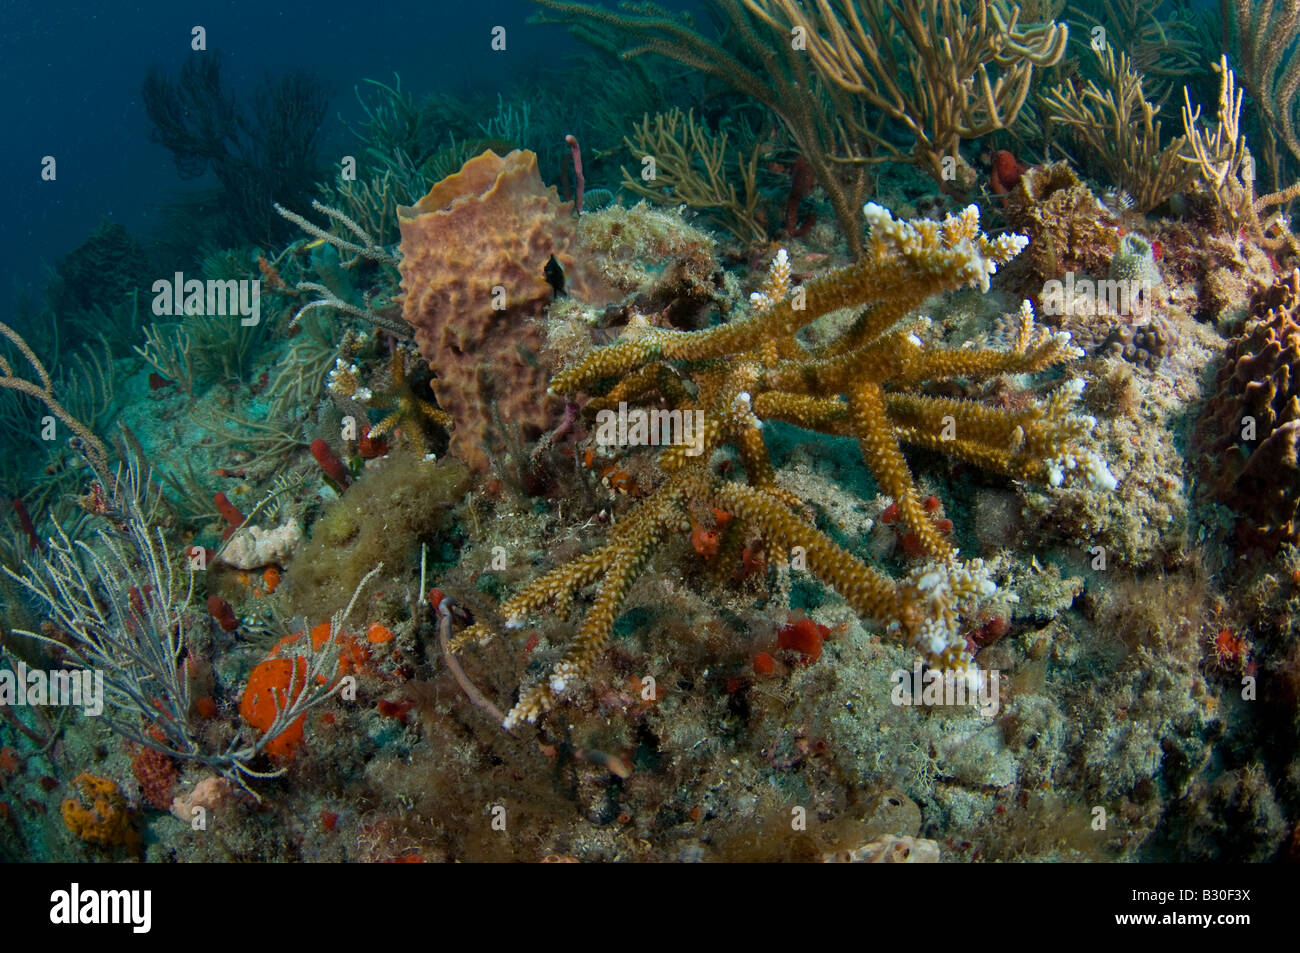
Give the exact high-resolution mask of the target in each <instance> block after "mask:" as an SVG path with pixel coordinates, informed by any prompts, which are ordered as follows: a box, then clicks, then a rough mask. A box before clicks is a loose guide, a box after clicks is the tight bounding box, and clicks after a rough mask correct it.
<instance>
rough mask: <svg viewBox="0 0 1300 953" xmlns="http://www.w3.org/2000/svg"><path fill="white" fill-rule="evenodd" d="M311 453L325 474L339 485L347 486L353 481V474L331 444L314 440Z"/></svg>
mask: <svg viewBox="0 0 1300 953" xmlns="http://www.w3.org/2000/svg"><path fill="white" fill-rule="evenodd" d="M311 455H312V456H313V457H315V458H316V462H317V463H319V464H320V468H321V470H323V471H324V472H325V475H326V476H327V477H329V478H330V479H331V480H333V481H334V482H335V483H337V484H338V485H339V486H347V485H348V484H350V483H351V482H352V476H351V474H349V473H348V468H347V467H345V466H344V465H343V461H342V460H340V459H339V458H338V454H336V453H335V452H334V451H333V450H331V449H330V445H329V444H327V443H326V442H325V441H324V440H320V439H317V440H313V441H312V442H311Z"/></svg>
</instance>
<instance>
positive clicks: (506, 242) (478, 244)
mask: <svg viewBox="0 0 1300 953" xmlns="http://www.w3.org/2000/svg"><path fill="white" fill-rule="evenodd" d="M398 211H399V216H400V220H401V231H402V244H401V252H402V262H401V266H400V271H401V275H402V292H403V297H402V317H403V318H404V319H405V320H406V321H407V322H408V323H409V324H410V325H411V326H412V327H413V328H414V329H415V341H416V343H417V344H418V345H419V348H420V354H421V355H422V356H423V357H424V359H425V360H426V361H428V362H429V365H430V367H432V368H433V369H434V371H435V372H436V373H437V375H438V376H437V377H436V378H435V379H434V381H433V384H432V387H433V391H434V394H435V395H437V398H438V404H439V406H440V407H441V408H442V409H443V410H445V411H446V412H447V413H449V414H450V415H451V418H452V420H453V421H454V422H455V425H454V427H453V429H452V437H451V453H452V454H454V455H455V456H456V457H458V458H459V459H461V460H463V461H465V462H466V463H467V464H469V465H470V467H471V468H472V469H474V470H477V471H480V472H482V471H485V470H486V469H487V468H488V465H489V457H490V456H497V457H498V458H499V457H500V456H502V455H504V453H505V451H506V449H507V447H508V446H509V445H510V444H511V443H512V442H514V443H531V442H533V441H534V440H536V439H537V438H538V437H539V436H540V435H541V434H542V433H544V432H545V431H547V430H549V429H550V428H551V427H552V426H554V424H555V423H556V422H557V421H558V419H559V412H560V409H561V403H560V401H559V400H558V399H557V398H554V397H548V396H547V395H546V379H547V369H546V367H545V366H544V365H543V363H542V361H541V360H540V358H539V355H540V353H541V351H542V348H543V343H544V342H543V340H542V335H541V332H540V330H539V329H538V328H537V327H536V325H534V324H533V323H532V322H531V321H530V320H529V319H530V318H535V317H537V316H538V315H540V313H541V311H542V309H544V308H545V307H546V305H547V304H549V303H550V301H551V297H552V295H553V294H554V292H555V290H556V289H555V288H554V287H553V285H552V284H551V283H550V282H549V281H548V279H547V276H548V263H550V262H556V263H558V265H559V267H560V269H562V271H563V277H562V279H559V280H561V281H562V283H563V284H562V286H563V287H564V288H567V289H569V290H572V291H573V292H574V293H575V294H577V295H578V296H579V297H581V298H583V299H584V300H588V301H593V302H594V301H601V300H604V299H606V298H607V297H608V293H607V292H601V291H600V290H599V282H598V281H594V280H592V279H589V278H587V277H586V276H585V273H584V272H583V271H582V270H581V269H580V268H579V267H578V263H577V261H575V259H574V257H573V252H572V246H573V245H574V242H575V227H574V224H573V221H574V220H573V218H572V214H571V213H572V204H571V203H561V202H560V201H559V198H558V196H557V195H556V192H555V189H554V188H553V187H552V188H545V187H543V185H542V180H541V177H540V176H539V175H538V172H537V156H536V155H535V154H533V153H532V152H526V151H520V150H516V151H514V152H511V153H510V154H509V155H507V156H505V157H501V156H498V155H497V154H496V153H495V152H493V151H491V150H490V149H489V150H487V151H486V152H484V153H483V154H482V155H479V156H476V157H475V158H473V159H471V160H470V161H469V162H467V163H465V165H464V167H462V168H461V170H460V171H459V172H457V173H456V174H455V175H452V176H449V177H448V178H446V179H444V180H442V181H441V182H439V183H438V184H437V185H435V186H434V187H433V188H432V189H430V190H429V193H428V194H427V195H425V196H424V197H423V198H422V199H420V201H419V202H417V203H416V204H415V205H413V206H409V207H408V206H403V207H401V208H400V209H399V210H398Z"/></svg>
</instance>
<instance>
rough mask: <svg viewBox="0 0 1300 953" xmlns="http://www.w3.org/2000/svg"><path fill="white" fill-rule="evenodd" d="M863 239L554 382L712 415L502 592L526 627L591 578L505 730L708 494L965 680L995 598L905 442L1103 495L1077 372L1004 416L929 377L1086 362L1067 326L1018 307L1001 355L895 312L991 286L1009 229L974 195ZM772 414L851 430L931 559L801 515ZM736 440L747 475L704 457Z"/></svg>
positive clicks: (612, 348) (567, 391)
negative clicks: (904, 571)
mask: <svg viewBox="0 0 1300 953" xmlns="http://www.w3.org/2000/svg"><path fill="white" fill-rule="evenodd" d="M863 214H864V217H865V219H866V222H867V227H868V234H867V238H866V242H865V253H864V255H863V257H862V259H861V260H860V261H858V262H857V263H855V264H853V265H849V266H847V267H845V268H840V269H835V270H833V271H830V272H826V273H824V274H822V275H819V276H817V277H816V278H814V279H812V280H811V281H809V282H808V283H807V284H806V285H803V286H801V287H800V288H798V289H794V290H792V289H791V288H790V287H789V269H788V266H787V262H786V256H785V255H784V253H781V254H779V255H778V256H777V259H776V262H775V263H774V266H773V268H772V271H771V273H770V276H769V281H768V284H767V286H766V287H765V288H764V289H763V290H762V291H761V292H760V293H758V294H757V295H756V297H755V304H756V305H757V310H756V311H755V312H754V313H753V314H751V315H750V316H748V317H745V318H741V319H738V320H735V321H732V322H729V323H726V324H720V325H717V326H714V327H712V328H709V329H706V330H702V331H672V330H664V329H656V328H648V327H637V328H633V329H629V330H628V331H627V332H625V334H624V336H623V339H621V340H619V341H618V342H616V343H614V344H611V345H608V346H606V347H601V348H597V349H595V350H593V351H592V352H591V353H589V354H588V355H586V356H585V357H583V358H582V359H581V360H579V361H577V362H576V363H575V364H574V365H573V366H572V367H569V368H566V369H565V370H564V371H562V372H561V373H560V374H558V375H557V376H556V377H555V379H554V380H553V381H552V383H551V390H552V391H553V392H556V393H559V394H563V395H565V396H568V397H571V398H577V397H578V396H579V395H582V394H585V395H587V396H588V397H589V400H588V401H587V404H586V411H587V412H588V413H589V414H590V413H593V412H599V411H601V410H610V409H613V408H619V407H621V406H626V405H631V404H638V405H647V406H660V405H661V404H662V405H666V406H667V407H668V408H669V409H670V411H669V412H670V413H675V414H680V415H682V416H683V417H685V415H688V414H695V413H699V414H702V418H699V419H702V420H703V427H704V430H703V439H702V442H701V443H700V444H698V445H695V446H682V445H678V446H673V447H670V448H668V449H666V450H664V451H663V452H662V453H661V454H660V456H659V461H658V465H659V468H660V469H661V470H662V472H663V474H664V479H663V481H662V483H660V485H659V486H658V487H657V488H656V489H655V490H654V492H653V493H652V494H651V495H650V496H649V497H648V498H647V499H646V500H645V501H644V502H642V503H641V504H640V505H639V506H638V508H637V509H636V511H635V512H634V513H633V514H632V515H631V516H629V517H627V518H626V519H625V520H624V521H622V522H621V523H620V524H619V525H618V526H617V527H616V528H615V529H614V531H613V532H612V533H611V539H610V540H609V542H607V543H606V544H605V545H604V546H603V547H601V548H600V549H597V550H595V551H594V552H592V553H589V554H587V555H585V556H582V557H580V558H579V559H577V560H575V561H574V562H572V563H570V564H567V565H565V566H561V567H560V568H558V569H556V570H553V571H552V572H551V573H548V574H547V575H545V576H543V577H542V578H540V579H538V580H536V581H535V582H533V583H532V584H530V585H529V586H527V587H526V588H525V589H524V590H523V591H522V592H520V593H519V594H518V595H516V596H514V597H512V598H511V599H509V600H508V601H507V602H506V603H504V604H503V606H502V608H501V611H502V614H503V615H504V616H505V617H506V619H507V624H508V625H518V624H522V622H523V621H524V620H525V619H526V618H527V617H528V615H529V614H530V613H533V612H536V611H537V610H539V609H541V608H543V607H544V606H546V605H548V604H551V603H558V604H559V606H560V608H561V609H567V608H568V606H569V605H570V603H571V602H572V599H573V597H574V595H575V594H576V593H577V592H578V591H579V590H581V589H582V588H584V587H586V586H588V585H590V584H592V583H594V582H596V581H597V580H600V589H599V592H598V594H597V596H596V597H595V601H594V603H593V604H592V606H591V608H590V609H589V610H588V611H587V614H586V617H585V619H584V620H583V622H582V625H581V627H580V628H579V629H578V632H577V634H576V635H575V637H574V640H573V643H572V645H571V646H570V648H569V650H568V651H567V652H566V654H565V656H564V658H563V660H562V661H560V662H559V663H558V664H557V665H556V667H555V669H554V671H553V672H552V674H551V676H550V677H549V679H548V680H546V681H544V682H542V683H540V684H538V685H535V686H532V687H530V688H528V689H527V690H526V691H525V692H524V693H523V695H522V697H521V698H520V700H519V702H518V704H517V705H515V707H514V708H512V709H511V711H510V712H509V713H508V715H507V717H506V719H505V723H506V725H507V727H513V726H514V725H516V724H518V723H519V722H520V721H522V720H528V721H533V720H535V719H536V718H537V716H538V715H539V714H541V713H542V712H543V711H545V710H546V709H548V708H549V707H550V706H551V705H552V704H553V703H554V702H555V700H556V699H557V698H559V697H560V696H562V695H564V694H566V693H567V692H569V691H571V690H572V689H573V688H574V687H575V685H576V684H577V682H578V681H579V680H580V679H582V678H583V677H584V676H586V675H587V674H588V673H589V672H590V670H591V668H592V666H593V664H594V662H595V660H596V659H597V658H598V657H599V654H600V652H601V651H602V650H603V649H604V647H605V645H606V644H607V642H608V640H609V636H610V632H611V630H612V628H613V624H614V620H615V617H616V615H617V611H618V608H619V606H620V604H621V603H622V601H623V599H624V597H625V595H626V593H627V590H628V588H629V586H630V585H631V584H632V581H633V580H634V579H635V577H636V575H637V574H638V573H639V572H640V571H641V570H642V569H643V568H644V566H645V565H646V562H647V561H648V560H649V559H650V558H651V556H652V555H653V553H654V551H655V549H656V548H657V547H658V546H659V545H660V544H661V541H662V540H663V538H664V537H665V535H667V534H669V533H671V532H674V531H675V530H676V529H677V528H678V527H680V526H681V525H682V524H683V523H684V522H686V521H687V520H688V515H689V507H690V506H692V505H696V504H703V505H707V506H711V507H716V508H717V509H719V510H721V511H723V512H725V513H728V514H730V515H731V516H732V517H734V520H733V521H732V522H731V523H730V525H729V526H728V528H727V532H729V533H740V532H742V527H745V526H748V527H752V528H753V529H754V530H756V531H757V532H758V533H759V534H760V535H761V536H762V538H763V539H764V541H765V544H766V546H767V547H768V551H769V552H773V553H777V554H780V556H781V558H782V559H788V558H790V557H791V556H793V557H794V558H795V559H797V560H804V559H806V565H807V568H808V570H809V571H810V572H812V573H813V574H814V575H816V576H817V577H818V578H820V579H822V580H823V581H825V582H826V583H827V584H829V585H831V586H833V587H834V588H835V589H836V590H837V591H838V592H839V593H840V594H841V595H842V596H843V597H844V598H845V600H846V601H847V602H848V603H849V605H851V606H852V607H853V608H854V610H856V611H857V612H858V614H859V615H860V616H862V617H863V618H864V619H872V620H875V621H877V622H879V623H881V624H882V625H884V626H885V627H886V629H887V631H889V632H890V633H891V635H893V636H894V637H895V638H898V639H901V640H902V641H904V642H906V643H907V644H908V645H910V646H911V647H913V648H914V649H915V650H916V651H918V652H919V653H920V654H921V655H922V657H923V658H924V659H925V660H926V662H927V663H928V664H930V665H934V666H938V667H941V668H945V669H957V670H960V671H962V672H963V673H966V675H967V676H972V675H973V672H974V664H973V660H972V657H971V655H970V652H969V650H968V649H967V646H966V643H965V641H964V639H963V638H962V637H961V632H960V628H959V625H958V620H959V617H960V615H961V613H962V612H963V611H965V610H969V609H971V608H973V607H974V605H975V604H976V602H977V601H978V599H979V598H980V597H987V596H990V595H992V594H993V591H994V586H993V584H992V582H991V581H990V579H989V577H988V574H987V572H986V570H985V568H984V565H983V563H982V561H980V560H978V559H976V560H973V561H969V562H966V561H962V560H960V559H959V554H958V552H957V550H956V549H954V548H953V546H952V545H951V544H950V543H949V542H948V540H947V539H946V538H945V537H944V535H943V534H942V533H941V532H940V531H939V530H938V529H937V528H936V527H935V524H934V521H933V520H932V518H931V515H930V513H929V512H927V510H926V508H925V506H924V504H923V501H922V497H921V495H920V493H919V492H918V490H917V487H916V484H915V481H914V480H913V477H912V473H911V470H910V469H909V467H908V464H907V460H906V458H905V456H904V454H903V451H902V445H904V444H908V445H912V446H916V447H924V448H926V449H931V450H937V451H940V452H943V453H947V454H950V455H952V456H954V457H957V458H958V459H961V460H965V461H967V462H970V463H973V464H976V465H978V466H980V467H983V468H985V469H989V470H992V471H994V472H998V473H1002V474H1005V475H1007V476H1010V477H1013V478H1015V479H1020V480H1036V481H1040V482H1046V483H1051V484H1053V485H1060V484H1061V483H1062V482H1063V481H1065V480H1067V479H1071V480H1074V479H1080V480H1082V481H1085V482H1087V483H1088V484H1090V485H1092V486H1094V487H1098V488H1102V489H1106V488H1113V487H1114V479H1113V477H1112V476H1111V475H1110V472H1109V471H1108V470H1107V468H1106V465H1105V463H1104V462H1103V461H1102V460H1101V459H1100V458H1099V457H1097V456H1096V454H1094V453H1093V452H1092V451H1090V450H1087V449H1084V448H1083V447H1082V446H1081V440H1082V438H1084V437H1086V436H1087V434H1088V433H1089V431H1090V430H1091V428H1092V426H1093V424H1094V421H1093V420H1092V419H1091V418H1090V417H1087V416H1084V415H1079V414H1076V413H1074V412H1073V405H1074V403H1075V401H1076V400H1077V398H1078V396H1079V394H1080V392H1081V390H1082V382H1081V381H1078V380H1070V381H1067V382H1066V383H1064V384H1063V385H1061V386H1059V387H1058V388H1056V389H1055V390H1054V391H1052V392H1051V393H1050V394H1049V395H1048V396H1047V397H1046V398H1044V399H1042V400H1027V401H1026V402H1025V405H1024V406H1023V407H1021V408H1018V409H1015V410H1010V409H1001V408H997V407H992V406H988V405H986V404H982V403H980V402H977V401H972V400H963V399H956V398H945V397H937V396H931V395H929V394H926V393H924V387H925V385H926V384H929V383H932V382H936V381H945V380H953V379H957V378H962V379H966V380H981V379H988V378H991V377H995V376H998V375H1008V374H1032V373H1035V372H1038V371H1042V370H1045V369H1047V368H1050V367H1054V366H1056V365H1059V364H1062V363H1064V362H1066V361H1068V360H1070V359H1072V358H1075V357H1079V356H1081V352H1079V351H1078V350H1077V349H1075V348H1073V347H1072V346H1071V345H1070V341H1069V335H1068V334H1065V333H1061V332H1058V333H1055V334H1052V333H1048V332H1045V331H1043V330H1041V329H1039V328H1037V327H1036V326H1035V324H1034V320H1033V313H1032V310H1031V309H1030V307H1029V305H1028V304H1027V303H1026V304H1025V305H1024V306H1023V307H1022V308H1021V311H1020V313H1019V314H1018V315H1017V316H1016V317H1015V319H1014V321H1013V322H1012V323H1013V329H1012V330H1011V332H1010V333H1009V335H1008V337H1007V342H1006V343H1007V346H1006V347H1004V348H956V349H953V348H947V347H943V346H940V345H938V344H936V343H933V342H931V343H927V342H926V341H925V340H924V339H923V337H922V335H925V334H926V324H927V322H926V321H925V320H924V319H918V320H913V321H905V320H904V319H905V318H906V317H907V316H908V315H909V314H911V313H912V312H913V311H914V310H915V309H916V308H917V307H919V306H920V305H921V304H922V303H923V302H924V301H925V300H926V299H927V298H929V297H930V296H932V295H935V294H939V293H942V292H946V291H952V290H955V289H958V288H962V287H973V288H976V289H978V290H980V291H987V290H988V288H989V278H990V276H991V275H993V274H994V273H995V272H996V271H997V269H998V267H999V266H1000V265H1003V264H1005V263H1006V262H1007V261H1009V260H1010V259H1011V258H1012V257H1013V256H1014V255H1016V254H1017V253H1018V252H1020V251H1021V250H1022V249H1023V248H1024V246H1025V239H1024V238H1023V237H1021V236H1017V235H1002V236H999V237H998V238H996V239H990V238H988V237H987V236H986V235H985V234H984V233H983V232H982V231H980V227H979V213H978V211H977V209H976V208H975V207H974V206H971V207H968V208H966V209H965V210H963V211H962V212H960V213H959V214H957V215H950V216H948V217H947V218H945V219H944V220H943V221H942V222H936V221H931V220H928V219H920V220H916V221H899V220H896V219H894V218H893V216H892V215H891V214H890V213H889V212H888V211H887V210H886V209H884V208H882V207H880V206H878V205H874V204H869V205H867V206H866V208H865V209H864V210H863ZM844 308H858V309H861V310H860V311H859V313H858V314H857V316H856V317H855V318H853V319H852V320H851V321H850V322H848V324H847V325H846V326H845V327H843V329H842V330H841V331H840V333H839V334H837V335H836V336H834V337H833V338H832V339H830V340H828V341H826V342H824V343H822V344H821V345H819V346H817V347H809V346H807V345H805V344H804V343H803V342H801V341H800V340H799V337H798V333H799V331H800V330H801V329H803V328H805V327H807V326H808V325H810V324H811V323H812V322H814V321H816V320H818V319H819V318H822V317H824V316H826V315H829V314H831V313H832V312H836V311H840V310H842V309H844ZM765 420H783V421H786V422H788V423H791V424H794V425H796V426H798V427H802V428H804V429H807V430H813V431H818V432H821V433H826V434H833V435H836V436H848V437H853V438H855V439H856V440H857V441H858V446H859V449H860V451H861V454H862V459H863V462H864V463H865V465H866V466H867V468H868V469H869V470H870V472H871V475H872V476H873V477H874V478H875V480H876V482H877V484H878V485H879V487H880V489H881V491H882V492H884V493H886V494H888V495H889V496H890V497H892V498H893V499H894V501H895V506H896V507H897V513H898V519H899V521H900V522H901V524H902V526H903V527H904V528H905V529H906V530H907V531H909V532H910V533H911V534H914V536H915V538H916V540H917V541H918V543H919V549H920V553H921V555H922V556H923V558H924V561H923V562H922V564H921V565H919V566H917V567H916V568H915V569H914V570H913V571H912V572H911V573H910V574H909V575H908V576H907V577H906V578H904V579H902V580H894V579H891V578H889V577H888V576H887V575H885V574H883V573H882V572H880V571H879V570H877V569H874V568H872V567H870V566H867V565H865V564H863V563H862V562H861V561H859V560H858V559H856V558H854V557H853V556H851V555H850V554H849V553H847V552H846V551H845V550H844V549H842V548H841V547H840V546H838V545H837V544H836V543H834V542H833V541H832V540H831V539H830V538H828V537H827V536H826V535H825V534H823V533H822V532H820V531H819V530H818V529H817V528H816V527H815V526H812V525H810V524H809V523H808V522H807V521H806V520H805V519H803V518H802V517H800V516H799V515H798V513H797V504H798V499H797V497H794V496H793V495H792V494H790V493H789V492H788V491H787V490H784V489H783V488H782V487H780V486H779V485H778V483H777V481H776V477H775V473H774V471H773V467H772V464H771V461H770V459H769V457H768V453H767V449H766V446H765V444H764V438H763V425H764V421H765ZM723 445H730V446H731V447H733V448H734V449H735V451H736V452H737V453H738V454H739V459H740V461H741V463H742V465H743V468H744V473H745V480H744V481H743V482H741V481H737V480H732V479H728V478H724V477H723V476H721V475H720V474H719V473H718V472H717V471H716V470H715V469H714V467H713V466H712V457H713V453H714V451H716V450H718V449H719V448H720V447H722V446H723Z"/></svg>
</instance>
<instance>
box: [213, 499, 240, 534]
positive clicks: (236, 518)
mask: <svg viewBox="0 0 1300 953" xmlns="http://www.w3.org/2000/svg"><path fill="white" fill-rule="evenodd" d="M212 502H213V503H215V504H216V506H217V512H218V513H220V514H221V516H222V518H223V519H225V521H226V522H227V523H229V524H230V525H231V526H235V527H238V526H242V525H243V523H244V514H243V513H241V512H240V511H239V507H237V506H236V505H235V504H234V503H231V502H230V500H228V499H227V498H226V494H224V493H221V492H218V493H217V495H216V496H214V497H213V498H212Z"/></svg>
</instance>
